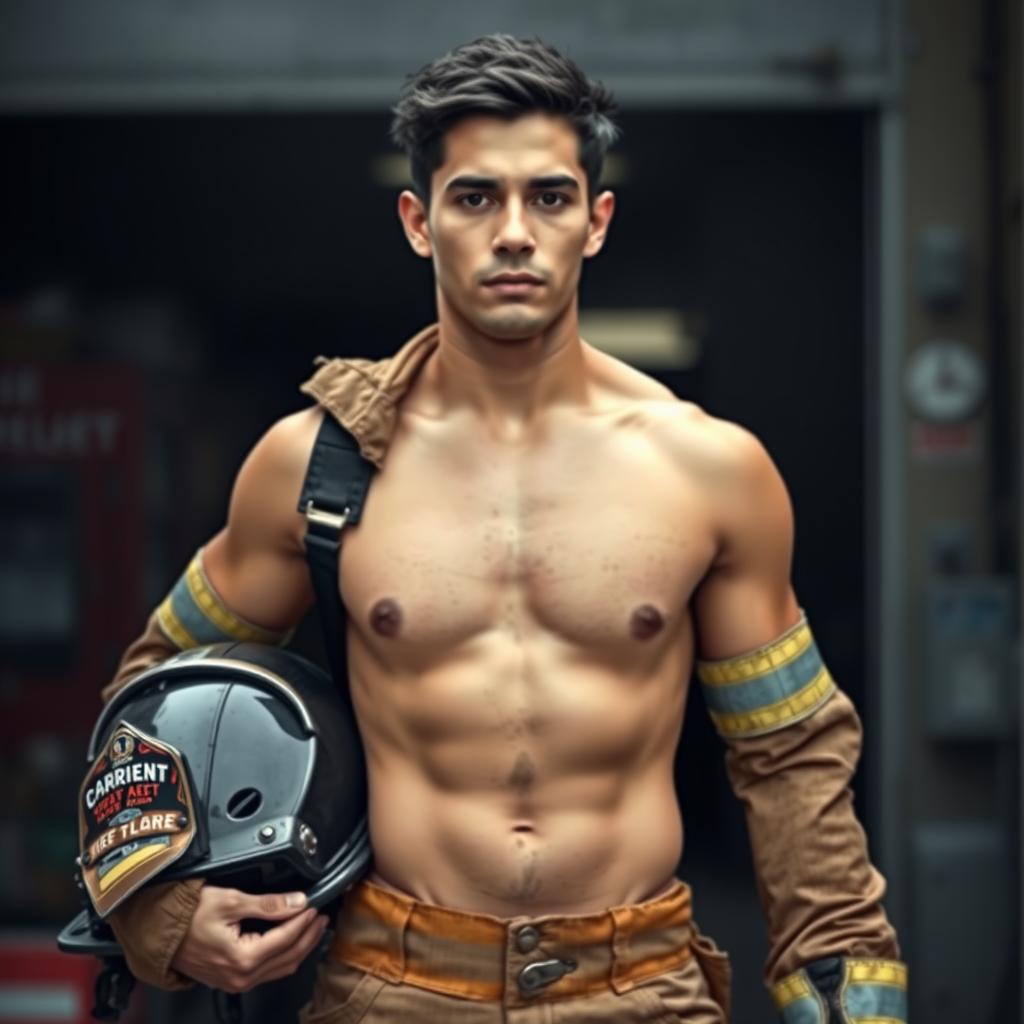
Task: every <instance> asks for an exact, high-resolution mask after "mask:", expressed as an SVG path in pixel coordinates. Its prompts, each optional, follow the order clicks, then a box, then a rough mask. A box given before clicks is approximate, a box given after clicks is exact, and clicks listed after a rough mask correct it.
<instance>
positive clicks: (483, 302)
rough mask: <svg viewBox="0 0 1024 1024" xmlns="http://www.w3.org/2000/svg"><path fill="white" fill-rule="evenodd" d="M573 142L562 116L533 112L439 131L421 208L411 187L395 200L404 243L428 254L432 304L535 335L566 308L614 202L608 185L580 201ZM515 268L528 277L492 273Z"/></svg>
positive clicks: (492, 331)
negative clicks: (511, 279) (519, 279)
mask: <svg viewBox="0 0 1024 1024" xmlns="http://www.w3.org/2000/svg"><path fill="white" fill-rule="evenodd" d="M578 147H579V141H578V137H577V135H576V132H575V131H574V130H573V128H572V126H571V124H570V123H569V122H568V121H567V120H566V119H564V118H561V117H553V116H550V115H547V114H540V113H537V114H527V115H524V116H522V117H518V118H516V119H515V120H512V121H510V120H505V119H502V118H497V117H491V116H486V115H476V116H472V117H466V118H464V119H462V120H460V121H458V122H457V123H456V124H454V125H453V126H452V127H451V128H450V129H449V130H448V131H447V132H446V133H445V136H444V163H442V165H441V166H440V167H439V168H437V170H436V171H434V173H433V176H432V178H431V192H430V196H431V200H430V211H429V215H427V216H424V211H423V208H422V204H420V203H419V200H418V199H416V197H415V196H414V195H413V194H412V193H411V192H404V193H403V194H402V199H401V200H400V203H399V211H400V214H401V216H402V220H403V222H404V224H405V227H406V233H407V235H408V236H409V240H410V243H411V244H412V245H413V248H414V249H415V250H416V252H418V253H419V254H420V255H422V256H427V255H429V256H430V257H431V258H432V260H433V264H434V274H435V277H436V279H437V286H438V290H439V296H438V300H439V306H440V305H442V304H443V305H445V306H447V307H448V308H449V310H450V312H452V313H454V314H455V315H457V316H461V317H462V318H464V319H465V320H467V321H469V323H470V324H472V326H474V327H475V328H476V329H477V330H479V331H481V332H482V333H484V334H486V335H488V336H490V337H493V338H502V339H509V340H514V339H517V338H527V337H531V336H534V335H536V334H538V333H539V332H541V331H542V330H544V329H545V328H546V327H547V326H548V325H549V324H551V323H552V321H554V320H555V318H556V317H557V316H559V314H561V313H563V312H564V311H565V309H566V307H567V306H568V305H569V304H570V303H571V302H572V301H573V300H574V298H575V294H576V290H577V287H578V285H579V278H580V270H581V266H582V260H583V258H584V257H585V256H592V255H595V254H596V253H597V252H598V251H599V250H600V248H601V246H602V244H603V241H604V235H605V231H606V230H607V226H608V222H609V220H610V219H611V214H612V210H613V208H614V196H613V195H612V193H610V192H604V193H602V194H601V196H599V197H598V198H597V200H596V201H595V202H594V203H593V204H592V205H591V204H589V203H588V196H587V181H586V175H585V173H584V170H583V167H582V166H581V164H580V163H579V156H578ZM517 273H518V274H529V275H531V276H532V277H533V278H534V282H533V283H520V284H511V283H506V284H502V283H500V281H499V282H496V281H494V280H493V279H494V278H495V277H496V276H497V275H501V274H517Z"/></svg>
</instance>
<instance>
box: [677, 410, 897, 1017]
mask: <svg viewBox="0 0 1024 1024" xmlns="http://www.w3.org/2000/svg"><path fill="white" fill-rule="evenodd" d="M713 429H714V432H715V435H716V439H715V446H716V451H717V453H718V455H719V457H720V464H721V467H720V473H719V474H718V475H717V476H718V479H717V483H716V485H715V518H716V523H717V525H718V529H719V551H718V555H717V557H716V559H715V562H714V564H713V566H712V568H711V570H710V571H709V573H708V574H707V576H706V577H705V579H704V581H703V582H702V583H701V585H700V587H699V589H698V591H697V593H696V595H695V599H694V612H695V620H696V630H697V644H698V652H697V653H698V661H697V674H698V677H699V678H700V681H701V686H702V689H703V692H704V695H705V700H706V703H707V705H708V709H709V712H710V714H711V716H712V718H713V720H714V723H715V727H716V729H717V731H718V732H719V734H720V735H721V736H722V738H723V740H724V741H725V743H726V746H727V753H726V770H727V773H728V776H729V780H730V782H731V784H732V787H733V790H734V792H735V793H736V795H737V796H738V797H739V799H740V800H741V801H742V802H743V805H744V809H745V813H746V819H747V826H748V831H749V834H750V842H751V849H752V852H753V857H754V866H755V872H756V877H757V885H758V892H759V894H760V898H761V905H762V908H763V910H764V913H765V916H766V918H767V921H768V931H769V945H770V950H769V955H768V959H767V961H766V963H765V966H764V981H765V983H766V985H767V986H768V987H769V988H770V989H771V992H772V996H773V998H774V1000H775V1003H776V1005H777V1007H778V1008H779V1010H780V1011H781V1013H782V1015H783V1019H784V1020H785V1021H789V1020H801V1021H807V1022H809V1024H810V1022H816V1021H821V1022H823V1024H824V1022H830V1021H836V1022H838V1021H847V1020H859V1019H861V1018H863V1017H870V1018H880V1017H884V1018H885V1019H892V1020H893V1021H898V1020H905V1019H906V966H905V965H904V964H903V963H901V962H900V959H899V958H900V955H901V954H900V949H899V945H898V942H897V938H896V934H895V931H894V930H893V928H892V926H891V925H890V923H889V921H888V919H887V918H886V915H885V911H884V910H883V908H882V905H881V899H882V897H883V895H884V893H885V880H884V878H883V877H882V876H881V874H880V873H879V872H878V871H877V870H876V869H875V868H874V867H873V866H872V864H871V861H870V859H869V855H868V848H867V838H866V836H865V833H864V830H863V828H862V827H861V825H860V823H859V822H858V821H857V818H856V816H855V814H854V810H853V794H852V791H851V790H850V786H849V783H850V779H851V778H852V776H853V772H854V770H855V768H856V765H857V761H858V758H859V756H860V752H861V741H862V727H861V722H860V719H859V717H858V715H857V711H856V709H855V708H854V705H853V703H852V702H851V701H850V699H849V697H848V696H847V695H846V694H845V693H843V691H842V690H841V689H839V688H838V686H837V685H836V683H835V681H834V680H833V679H832V677H831V675H830V674H829V671H828V668H827V667H826V666H825V664H824V661H823V660H822V657H821V653H820V652H819V651H818V648H817V646H816V644H815V642H814V638H813V635H812V634H811V630H810V626H809V624H808V622H807V618H806V616H805V614H804V612H803V609H801V608H800V606H799V604H798V601H797V599H796V596H795V594H794V593H793V589H792V585H791V582H790V573H791V564H792V555H793V536H794V530H793V512H792V506H791V503H790V500H789V496H788V494H787V491H786V488H785V485H784V483H783V481H782V478H781V476H780V475H779V473H778V470H777V469H776V467H775V465H774V463H773V462H772V460H771V458H770V457H769V455H768V453H767V452H766V451H765V449H764V447H763V446H762V445H761V443H760V442H759V441H758V440H757V438H755V437H754V436H753V435H752V434H750V433H749V432H748V431H746V430H744V429H743V428H742V427H739V426H737V425H735V424H731V423H726V422H724V421H715V426H714V428H713ZM840 1006H841V1007H842V1013H844V1014H846V1015H845V1016H841V1015H840V1011H839V1007H840Z"/></svg>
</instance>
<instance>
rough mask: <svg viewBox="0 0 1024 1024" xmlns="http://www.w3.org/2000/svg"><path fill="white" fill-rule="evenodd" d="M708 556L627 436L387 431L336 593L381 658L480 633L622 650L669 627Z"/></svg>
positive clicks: (660, 463)
mask: <svg viewBox="0 0 1024 1024" xmlns="http://www.w3.org/2000/svg"><path fill="white" fill-rule="evenodd" d="M712 557H713V544H712V534H711V529H710V527H709V516H708V513H707V509H706V507H705V504H704V501H703V500H702V496H701V494H700V493H699V491H698V490H697V489H696V488H695V487H693V486H692V485H691V484H689V483H688V481H687V480H686V477H685V474H684V473H683V472H682V471H681V470H680V468H679V466H678V465H676V464H673V461H672V460H671V459H670V458H669V457H668V456H667V455H666V454H665V453H664V452H663V451H661V450H660V449H659V448H658V446H657V445H656V444H653V443H652V442H651V440H650V438H648V437H647V436H645V434H644V433H643V431H640V430H635V429H626V430H623V429H611V428H609V427H608V426H607V425H603V424H593V423H587V424H582V425H578V426H577V427H575V428H574V429H567V430H563V431H559V432H557V434H556V433H555V432H552V434H551V435H550V436H548V437H545V438H541V439H540V440H536V441H534V442H531V444H530V445H529V446H526V445H498V444H496V443H494V442H487V443H484V442H482V441H477V440H467V439H466V438H465V437H463V438H458V439H457V438H455V437H453V436H451V435H449V434H448V433H446V431H445V430H444V429H443V428H439V429H430V428H422V429H418V430H409V429H400V430H399V432H398V434H397V435H396V437H395V439H394V441H393V442H392V445H391V447H390V448H389V451H388V456H387V461H386V465H385V469H384V470H382V471H381V472H379V473H378V474H377V476H376V478H375V479H374V481H373V483H372V485H371V487H370V492H369V496H368V500H367V503H366V507H365V509H364V514H363V519H362V521H361V523H360V524H359V525H358V526H357V527H353V528H350V529H349V530H346V533H345V539H344V544H343V549H342V563H341V586H342V594H343V597H344V599H345V604H346V607H347V609H348V612H349V614H350V616H351V617H352V619H353V624H354V626H355V628H356V629H357V630H358V631H359V633H360V634H361V635H362V637H363V638H364V639H365V641H366V643H367V644H369V645H370V646H371V648H373V649H374V650H375V651H376V652H377V653H378V655H379V656H380V657H381V658H382V659H383V660H384V661H391V660H392V659H395V658H397V659H398V660H399V661H401V657H402V652H405V653H406V654H407V655H410V656H412V655H414V654H419V655H424V654H427V655H429V652H431V651H433V652H435V653H436V655H437V656H438V657H450V656H451V654H452V652H453V651H454V650H457V649H458V648H459V647H460V646H462V645H466V644H472V643H473V642H475V641H479V640H480V639H481V638H483V637H486V636H487V635H489V634H496V635H514V636H515V637H516V639H517V640H521V639H523V636H524V634H532V635H533V637H534V638H541V637H543V638H546V639H548V640H552V641H556V642H557V641H561V642H563V643H565V644H568V645H576V646H582V647H586V648H587V649H588V650H590V651H591V652H593V651H594V650H595V649H597V648H605V649H608V650H609V651H611V650H614V649H626V650H628V649H635V648H636V647H637V645H647V646H648V647H650V646H652V645H653V646H657V645H659V644H662V643H665V642H668V641H667V638H668V637H670V636H671V635H673V633H675V632H677V631H678V626H679V623H680V620H681V618H682V617H683V616H684V615H685V613H686V610H687V606H688V604H689V599H690V596H691V594H692V592H693V590H694V589H695V587H696V585H697V583H698V582H699V581H700V579H701V577H702V576H703V575H704V573H705V572H706V570H707V567H708V565H709V563H710V559H711V558H712Z"/></svg>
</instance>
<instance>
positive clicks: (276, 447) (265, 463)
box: [248, 405, 324, 480]
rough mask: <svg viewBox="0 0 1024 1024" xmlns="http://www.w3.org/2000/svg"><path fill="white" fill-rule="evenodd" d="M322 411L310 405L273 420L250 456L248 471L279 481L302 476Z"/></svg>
mask: <svg viewBox="0 0 1024 1024" xmlns="http://www.w3.org/2000/svg"><path fill="white" fill-rule="evenodd" d="M323 417H324V410H323V409H322V408H320V406H318V405H311V406H308V407H307V408H305V409H300V410H299V411H298V412H293V413H289V414H288V415H287V416H282V417H281V418H280V419H278V420H276V421H274V422H273V423H272V424H271V425H270V426H269V427H268V428H267V430H266V431H265V432H264V434H263V436H262V437H261V438H260V439H259V440H258V441H257V442H256V444H255V445H254V446H253V449H252V451H251V452H250V454H249V460H248V461H249V463H250V465H251V469H252V470H253V471H255V472H257V473H259V474H260V475H261V476H266V477H269V478H273V479H277V480H281V479H289V478H294V477H298V478H300V480H301V478H302V477H303V476H304V475H305V472H306V467H307V465H308V463H309V458H310V455H311V454H312V451H313V444H314V442H315V441H316V435H317V431H318V430H319V429H320V423H321V422H322V420H323Z"/></svg>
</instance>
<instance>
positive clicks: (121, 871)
mask: <svg viewBox="0 0 1024 1024" xmlns="http://www.w3.org/2000/svg"><path fill="white" fill-rule="evenodd" d="M165 849H166V847H164V846H161V845H159V844H157V843H153V844H151V845H149V846H143V847H142V848H141V849H139V850H136V851H135V852H134V853H130V854H128V856H127V857H125V858H124V860H122V861H120V862H119V863H117V864H115V865H114V866H113V867H112V868H111V869H110V870H109V871H108V872H107V873H106V874H105V875H104V876H103V877H102V878H101V879H100V892H106V891H107V889H109V888H110V887H111V886H112V885H113V884H114V883H115V882H116V881H117V880H118V879H119V878H121V877H122V876H123V875H126V874H128V872H129V871H134V870H135V869H136V868H137V867H138V866H139V865H140V864H141V863H142V862H143V861H147V860H149V858H150V857H155V856H156V855H157V854H158V853H163V851H164V850H165Z"/></svg>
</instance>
